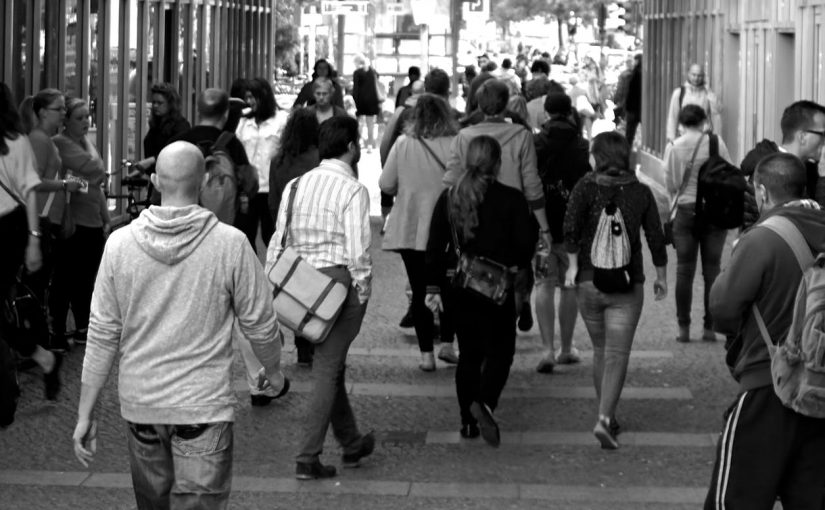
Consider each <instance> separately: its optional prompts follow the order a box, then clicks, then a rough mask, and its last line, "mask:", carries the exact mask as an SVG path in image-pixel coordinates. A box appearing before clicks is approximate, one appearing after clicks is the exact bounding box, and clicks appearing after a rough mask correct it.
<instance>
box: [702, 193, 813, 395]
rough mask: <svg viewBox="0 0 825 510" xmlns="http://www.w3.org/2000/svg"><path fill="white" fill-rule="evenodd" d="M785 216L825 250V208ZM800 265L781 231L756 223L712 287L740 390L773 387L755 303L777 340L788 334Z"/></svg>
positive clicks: (780, 211) (791, 210)
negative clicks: (753, 310) (754, 312)
mask: <svg viewBox="0 0 825 510" xmlns="http://www.w3.org/2000/svg"><path fill="white" fill-rule="evenodd" d="M772 216H783V217H785V218H787V219H789V220H791V221H792V222H793V223H794V224H795V225H796V226H797V228H799V230H800V231H801V232H802V234H803V236H804V237H805V240H806V241H807V242H808V245H809V246H810V248H811V252H812V253H819V252H823V251H825V212H823V211H820V210H816V209H806V208H803V207H799V206H795V205H788V206H778V207H776V208H774V209H772V210H771V211H769V212H768V213H767V214H765V216H764V218H763V219H765V218H769V217H772ZM801 280H802V270H801V269H800V267H799V264H798V262H797V261H796V257H795V256H794V254H793V251H791V248H790V246H788V244H787V243H786V242H785V241H784V240H783V239H782V238H781V237H780V236H779V234H777V233H775V232H773V231H772V230H769V229H767V228H759V227H758V226H756V227H753V228H751V229H749V230H747V231H746V232H745V233H744V234H743V235H742V237H740V238H739V241H738V243H737V244H736V246H735V248H734V250H733V253H732V254H731V258H730V262H729V263H728V266H727V267H726V268H725V270H724V271H722V273H721V274H720V275H719V276H718V277H717V278H716V281H715V283H714V284H713V287H712V288H711V291H710V311H711V314H712V315H713V321H714V329H715V330H716V331H718V332H720V333H723V334H725V335H727V336H728V342H727V344H726V345H725V348H726V349H727V356H726V361H727V364H728V367H729V368H730V369H731V373H732V374H733V377H734V379H736V380H737V381H738V382H739V385H740V389H741V390H742V391H747V390H752V389H756V388H760V387H763V386H770V385H771V384H772V382H771V367H770V365H771V363H770V355H769V354H768V348H767V345H766V344H765V341H764V340H763V339H762V336H761V334H760V333H759V328H758V326H757V325H756V319H755V318H754V316H753V313H752V312H751V306H752V305H753V304H756V306H757V307H758V308H759V311H760V313H761V315H762V317H763V319H764V320H765V325H766V326H767V328H768V332H769V333H770V335H771V339H772V340H773V342H774V343H776V342H777V341H779V340H780V339H784V338H785V336H787V334H788V330H789V329H790V326H791V319H792V316H793V307H794V302H795V300H796V293H797V289H798V287H799V283H800V282H801Z"/></svg>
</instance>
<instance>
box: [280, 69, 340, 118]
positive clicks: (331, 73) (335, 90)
mask: <svg viewBox="0 0 825 510" xmlns="http://www.w3.org/2000/svg"><path fill="white" fill-rule="evenodd" d="M319 79H321V80H323V79H327V80H329V81H331V82H332V95H331V96H330V97H331V101H330V102H331V103H332V104H333V105H334V106H338V107H340V108H343V107H344V91H343V89H341V84H340V83H338V73H337V72H336V71H335V69H334V68H333V67H332V64H330V63H329V61H327V59H325V58H319V59H318V60H316V61H315V67H314V68H313V70H312V79H311V80H309V81H308V82H306V83H305V84H304V86H303V87H301V91H300V92H298V97H296V98H295V103H294V104H293V105H292V108H293V110H294V109H295V108H299V107H301V106H312V105H314V104H315V96H314V95H313V90H312V84H313V83H315V81H316V80H319Z"/></svg>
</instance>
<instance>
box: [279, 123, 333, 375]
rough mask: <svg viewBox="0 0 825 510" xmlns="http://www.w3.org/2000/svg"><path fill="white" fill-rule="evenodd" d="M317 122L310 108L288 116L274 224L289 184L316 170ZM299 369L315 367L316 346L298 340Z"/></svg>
mask: <svg viewBox="0 0 825 510" xmlns="http://www.w3.org/2000/svg"><path fill="white" fill-rule="evenodd" d="M318 129H319V125H318V118H317V117H316V115H315V114H314V113H313V112H312V111H311V110H310V109H309V108H299V109H297V110H295V111H293V112H292V113H290V114H289V118H288V119H287V121H286V126H285V127H284V136H283V138H282V139H281V148H280V149H279V150H278V154H276V155H275V157H274V158H272V163H271V164H270V165H269V185H270V186H271V188H272V189H271V190H270V192H269V211H270V212H271V213H272V220H273V222H275V223H277V222H278V209H280V207H281V197H282V195H283V193H284V190H285V189H286V187H287V183H288V182H289V181H291V180H292V179H295V178H296V177H300V176H302V175H304V174H305V173H307V172H309V171H310V170H312V169H313V168H316V167H317V166H318V165H319V164H320V163H321V158H320V157H319V156H318ZM295 348H296V351H297V354H298V365H299V366H303V367H311V366H312V356H313V352H314V347H313V345H312V344H311V343H310V342H309V340H307V339H305V338H302V337H300V336H297V335H296V336H295Z"/></svg>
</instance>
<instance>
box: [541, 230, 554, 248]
mask: <svg viewBox="0 0 825 510" xmlns="http://www.w3.org/2000/svg"><path fill="white" fill-rule="evenodd" d="M541 240H542V242H543V243H544V245H545V246H547V247H548V248H550V247H552V246H553V236H551V235H550V231H547V232H542V233H541Z"/></svg>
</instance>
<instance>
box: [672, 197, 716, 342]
mask: <svg viewBox="0 0 825 510" xmlns="http://www.w3.org/2000/svg"><path fill="white" fill-rule="evenodd" d="M695 209H696V208H695V205H694V204H688V205H680V206H679V207H678V208H677V209H676V218H675V219H674V220H673V246H674V247H675V248H676V320H677V321H678V323H679V326H681V327H687V326H690V307H691V302H692V301H693V277H694V276H695V275H696V258H697V257H698V256H699V253H700V252H701V254H702V277H703V278H704V283H705V288H704V305H705V317H704V321H703V324H704V327H705V329H713V317H712V316H711V314H710V307H709V306H708V300H709V297H710V288H711V287H712V286H713V282H714V281H715V280H716V277H717V276H719V271H720V265H721V263H722V249H723V248H724V247H725V239H727V237H728V231H727V230H724V229H720V228H717V227H714V226H712V225H697V224H696V212H695Z"/></svg>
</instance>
